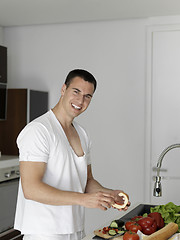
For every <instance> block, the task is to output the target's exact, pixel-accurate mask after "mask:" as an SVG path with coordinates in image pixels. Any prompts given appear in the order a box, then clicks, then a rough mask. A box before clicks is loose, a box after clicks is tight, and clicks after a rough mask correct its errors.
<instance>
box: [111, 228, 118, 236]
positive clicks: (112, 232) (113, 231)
mask: <svg viewBox="0 0 180 240" xmlns="http://www.w3.org/2000/svg"><path fill="white" fill-rule="evenodd" d="M116 234H117V232H116V231H115V230H114V229H110V230H109V235H111V236H114V235H116Z"/></svg>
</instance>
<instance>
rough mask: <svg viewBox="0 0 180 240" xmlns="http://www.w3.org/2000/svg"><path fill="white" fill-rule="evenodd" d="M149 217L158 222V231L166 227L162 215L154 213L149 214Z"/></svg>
mask: <svg viewBox="0 0 180 240" xmlns="http://www.w3.org/2000/svg"><path fill="white" fill-rule="evenodd" d="M148 217H151V218H153V219H154V220H155V221H156V223H157V229H161V228H163V227H164V219H163V218H162V216H161V214H160V213H158V212H153V213H150V214H148Z"/></svg>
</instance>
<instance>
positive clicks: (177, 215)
mask: <svg viewBox="0 0 180 240" xmlns="http://www.w3.org/2000/svg"><path fill="white" fill-rule="evenodd" d="M150 211H151V213H152V212H159V213H161V216H162V218H163V219H164V223H165V225H167V224H168V223H170V222H174V223H177V224H178V226H179V229H178V232H180V205H179V206H178V205H175V204H174V203H172V202H169V203H167V204H165V205H158V206H155V207H152V208H151V209H150Z"/></svg>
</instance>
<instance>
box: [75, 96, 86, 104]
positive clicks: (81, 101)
mask: <svg viewBox="0 0 180 240" xmlns="http://www.w3.org/2000/svg"><path fill="white" fill-rule="evenodd" d="M77 100H78V103H79V104H82V103H83V102H84V96H83V95H79V96H78V99H77Z"/></svg>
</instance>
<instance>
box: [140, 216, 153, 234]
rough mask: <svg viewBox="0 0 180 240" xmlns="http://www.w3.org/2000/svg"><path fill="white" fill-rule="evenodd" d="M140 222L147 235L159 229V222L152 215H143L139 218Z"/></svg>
mask: <svg viewBox="0 0 180 240" xmlns="http://www.w3.org/2000/svg"><path fill="white" fill-rule="evenodd" d="M138 224H139V225H140V226H141V227H142V232H143V233H144V234H146V235H150V234H152V233H154V232H155V231H156V230H157V223H156V221H155V220H154V219H153V218H151V217H143V218H141V219H139V221H138Z"/></svg>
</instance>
